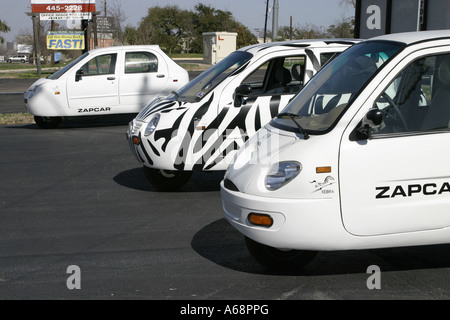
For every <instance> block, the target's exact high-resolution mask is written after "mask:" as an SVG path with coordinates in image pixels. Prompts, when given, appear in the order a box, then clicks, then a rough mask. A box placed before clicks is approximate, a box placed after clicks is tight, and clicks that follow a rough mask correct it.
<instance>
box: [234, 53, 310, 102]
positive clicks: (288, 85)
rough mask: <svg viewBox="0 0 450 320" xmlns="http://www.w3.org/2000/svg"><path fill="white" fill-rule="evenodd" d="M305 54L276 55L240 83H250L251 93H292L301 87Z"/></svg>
mask: <svg viewBox="0 0 450 320" xmlns="http://www.w3.org/2000/svg"><path fill="white" fill-rule="evenodd" d="M305 61H306V59H305V56H304V55H299V56H293V57H277V58H275V59H272V60H270V61H268V62H266V63H264V64H263V65H261V66H260V67H259V68H258V69H256V70H255V71H254V72H252V73H251V74H250V75H249V76H248V77H247V78H246V79H245V80H244V81H243V82H242V84H245V85H250V86H251V87H252V89H253V91H252V95H261V94H292V93H297V92H298V91H300V89H301V88H302V87H303V81H304V72H305Z"/></svg>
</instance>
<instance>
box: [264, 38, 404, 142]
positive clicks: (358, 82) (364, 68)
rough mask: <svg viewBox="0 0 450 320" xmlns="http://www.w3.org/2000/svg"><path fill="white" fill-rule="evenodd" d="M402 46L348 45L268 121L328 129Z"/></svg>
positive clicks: (302, 128) (295, 127)
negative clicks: (276, 115)
mask: <svg viewBox="0 0 450 320" xmlns="http://www.w3.org/2000/svg"><path fill="white" fill-rule="evenodd" d="M403 47H404V45H403V44H400V43H394V42H384V43H382V42H363V43H360V44H356V45H354V46H352V47H350V48H349V49H347V50H346V51H344V52H343V53H341V54H339V55H338V56H337V57H335V58H334V59H332V61H330V62H329V63H327V64H326V65H325V66H324V67H323V68H322V69H321V70H320V71H319V72H318V73H317V74H316V75H315V76H314V77H313V78H312V79H311V80H310V81H309V82H308V83H307V84H306V86H305V88H304V89H302V90H301V92H300V93H299V94H298V95H297V96H296V97H295V99H294V100H292V101H291V102H290V103H289V104H288V105H287V106H286V108H285V109H283V111H282V112H281V113H280V115H279V116H278V117H276V118H275V119H273V120H272V121H271V124H272V125H273V126H274V127H277V128H280V129H282V130H288V131H293V132H302V131H303V132H308V133H309V134H325V133H327V132H329V131H331V130H332V129H333V127H334V126H335V125H336V124H337V122H338V121H339V119H340V117H342V115H343V114H344V113H345V111H346V110H347V109H348V108H349V106H350V105H351V104H352V103H353V101H354V100H355V98H356V97H357V96H358V95H359V93H360V92H361V91H362V90H363V89H364V87H365V85H366V83H368V82H369V81H370V79H371V78H372V77H374V75H375V74H376V73H377V72H378V70H380V69H381V68H383V66H385V65H386V63H387V61H389V59H390V58H391V57H393V56H395V55H396V54H397V53H398V52H399V51H400V50H402V48H403Z"/></svg>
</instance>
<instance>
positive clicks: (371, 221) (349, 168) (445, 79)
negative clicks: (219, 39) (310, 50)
mask: <svg viewBox="0 0 450 320" xmlns="http://www.w3.org/2000/svg"><path fill="white" fill-rule="evenodd" d="M449 127H450V31H449V30H445V31H427V32H414V33H399V34H391V35H386V36H381V37H377V38H373V39H369V40H366V41H364V42H361V43H359V44H356V45H354V46H353V47H352V48H350V49H349V50H347V51H346V52H344V53H342V54H341V55H339V56H338V57H337V58H336V59H334V60H333V61H331V62H330V63H329V64H328V65H327V66H325V67H324V68H323V69H322V70H321V71H320V72H319V73H318V74H317V75H316V76H315V77H314V78H313V80H312V81H310V82H309V83H308V84H307V86H306V87H305V88H304V89H303V90H302V91H301V93H300V94H299V95H298V96H297V97H296V98H295V99H294V100H293V101H292V102H291V103H290V104H289V105H288V106H287V107H286V108H285V109H284V110H283V111H282V112H281V113H279V114H278V115H277V116H276V117H275V118H274V119H273V120H272V121H271V122H270V123H269V124H268V125H266V126H265V127H264V128H262V129H261V130H260V131H258V132H257V134H256V135H255V136H254V137H252V138H251V139H250V140H249V141H248V142H247V143H246V145H245V146H244V147H242V148H241V149H240V150H239V153H238V155H237V157H236V159H235V161H234V163H233V164H232V165H230V167H229V169H228V170H227V172H226V175H225V178H224V180H223V181H222V182H221V192H222V200H223V211H224V215H225V217H226V218H227V220H228V221H229V222H230V223H231V224H232V225H233V226H234V227H235V228H236V229H237V230H239V231H240V232H241V233H242V234H244V235H245V237H246V242H247V246H248V248H249V251H250V252H251V253H252V255H253V256H254V257H255V258H256V259H257V260H258V261H259V262H260V263H262V264H263V265H266V266H268V267H299V266H301V265H304V264H305V263H307V262H309V261H310V260H311V259H312V258H313V257H314V254H315V252H317V251H330V250H347V249H370V248H382V247H401V246H416V245H432V244H441V243H449V242H450V167H449V163H450V151H449V149H447V147H448V145H449V143H450V128H449Z"/></svg>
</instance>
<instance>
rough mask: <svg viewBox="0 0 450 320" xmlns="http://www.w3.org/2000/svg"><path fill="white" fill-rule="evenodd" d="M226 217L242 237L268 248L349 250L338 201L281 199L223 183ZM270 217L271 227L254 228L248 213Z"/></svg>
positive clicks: (349, 240)
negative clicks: (234, 187)
mask: <svg viewBox="0 0 450 320" xmlns="http://www.w3.org/2000/svg"><path fill="white" fill-rule="evenodd" d="M221 195H222V209H223V213H224V215H225V218H226V219H227V220H228V221H229V222H230V223H231V224H232V225H233V226H234V227H235V228H236V229H237V230H238V231H239V232H241V233H242V234H243V235H245V236H247V237H249V238H251V239H253V240H255V241H257V242H259V243H262V244H265V245H267V246H271V247H274V248H278V249H286V250H288V249H295V250H320V251H327V250H340V249H349V245H350V244H351V242H352V238H353V236H351V235H349V234H348V233H347V232H346V231H345V230H344V228H343V226H342V221H341V216H340V207H339V201H338V200H336V199H279V198H267V197H260V196H255V195H249V194H245V193H242V192H237V191H231V190H229V189H227V188H226V187H225V186H224V182H223V181H222V183H221ZM250 213H256V214H261V215H268V216H270V217H271V218H272V219H273V225H272V226H271V227H261V226H256V225H253V224H252V223H251V222H250V221H249V218H248V216H249V214H250Z"/></svg>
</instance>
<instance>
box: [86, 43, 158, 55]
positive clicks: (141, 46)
mask: <svg viewBox="0 0 450 320" xmlns="http://www.w3.org/2000/svg"><path fill="white" fill-rule="evenodd" d="M146 49H153V50H157V51H160V50H161V48H160V47H159V45H157V44H152V45H135V46H113V47H106V48H97V49H92V50H90V51H89V52H90V53H98V52H103V51H108V52H111V51H123V50H146Z"/></svg>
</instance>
